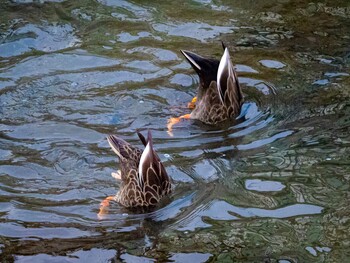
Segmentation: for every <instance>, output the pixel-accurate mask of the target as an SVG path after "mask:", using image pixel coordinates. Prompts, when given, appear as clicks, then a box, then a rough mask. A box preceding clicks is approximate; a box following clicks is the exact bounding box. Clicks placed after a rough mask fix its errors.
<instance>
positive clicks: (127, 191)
mask: <svg viewBox="0 0 350 263" xmlns="http://www.w3.org/2000/svg"><path fill="white" fill-rule="evenodd" d="M138 135H139V137H140V140H141V141H142V143H143V144H144V146H145V150H143V151H142V150H140V149H139V148H137V147H135V146H132V145H131V144H129V143H128V142H126V141H124V140H123V139H121V138H119V137H117V136H114V135H109V136H108V137H107V139H108V142H109V144H110V146H111V147H112V149H113V151H114V152H115V153H116V154H117V155H118V157H119V159H120V173H121V186H120V190H119V192H118V193H117V194H116V196H115V198H114V199H115V200H116V201H117V202H119V203H120V204H121V205H123V206H125V207H150V206H154V205H156V204H157V203H158V202H159V201H160V199H161V198H162V197H164V196H165V195H167V194H169V193H170V192H171V182H170V178H169V176H168V174H167V172H166V170H165V168H164V166H163V164H162V163H161V161H160V159H159V157H158V155H157V153H156V152H155V151H154V149H153V143H152V137H151V133H150V131H149V132H148V137H147V140H146V139H145V138H144V137H143V135H142V134H140V133H138ZM143 155H144V157H143V158H142V156H143ZM141 160H142V161H141ZM140 166H141V167H140ZM140 172H141V173H140Z"/></svg>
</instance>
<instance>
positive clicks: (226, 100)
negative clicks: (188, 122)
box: [167, 46, 243, 135]
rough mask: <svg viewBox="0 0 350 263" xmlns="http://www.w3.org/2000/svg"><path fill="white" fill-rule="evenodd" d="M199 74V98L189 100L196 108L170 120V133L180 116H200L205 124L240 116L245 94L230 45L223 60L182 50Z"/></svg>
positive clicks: (199, 118)
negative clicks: (239, 80)
mask: <svg viewBox="0 0 350 263" xmlns="http://www.w3.org/2000/svg"><path fill="white" fill-rule="evenodd" d="M181 52H182V54H183V55H184V56H185V58H186V59H187V60H188V62H189V63H190V64H191V66H192V68H193V69H194V70H195V71H196V72H197V74H198V76H199V87H198V93H197V97H194V98H193V100H192V102H191V103H189V107H190V108H194V109H193V111H192V112H191V114H186V115H183V116H181V117H178V118H171V119H169V120H168V126H167V127H168V133H169V134H170V135H172V127H173V125H174V124H176V123H178V122H179V121H180V120H181V119H197V120H200V121H202V122H204V123H206V124H211V125H214V124H217V123H219V122H222V121H225V120H228V119H233V118H235V117H237V116H238V115H239V113H240V111H241V107H242V104H243V94H242V90H241V87H240V85H239V82H238V78H237V75H236V72H235V70H234V67H233V64H232V62H231V59H230V54H229V51H228V48H227V47H225V46H224V54H223V56H222V57H221V60H220V61H219V60H216V59H209V58H204V57H202V56H199V55H197V54H195V53H192V52H189V51H184V50H181Z"/></svg>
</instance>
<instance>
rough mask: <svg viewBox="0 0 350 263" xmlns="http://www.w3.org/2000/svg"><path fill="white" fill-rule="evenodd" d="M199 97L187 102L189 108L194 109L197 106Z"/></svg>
mask: <svg viewBox="0 0 350 263" xmlns="http://www.w3.org/2000/svg"><path fill="white" fill-rule="evenodd" d="M196 102H197V97H194V98H193V99H192V100H191V102H189V103H188V104H187V107H188V108H189V109H194V108H195V107H196Z"/></svg>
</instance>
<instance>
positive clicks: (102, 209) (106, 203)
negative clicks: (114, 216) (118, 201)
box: [97, 196, 114, 218]
mask: <svg viewBox="0 0 350 263" xmlns="http://www.w3.org/2000/svg"><path fill="white" fill-rule="evenodd" d="M111 200H114V196H108V197H106V198H105V199H104V200H103V201H102V202H101V204H100V211H99V212H98V214H97V216H98V217H99V218H102V217H103V215H105V214H107V211H106V210H107V209H106V208H107V207H108V206H109V202H110V201H111Z"/></svg>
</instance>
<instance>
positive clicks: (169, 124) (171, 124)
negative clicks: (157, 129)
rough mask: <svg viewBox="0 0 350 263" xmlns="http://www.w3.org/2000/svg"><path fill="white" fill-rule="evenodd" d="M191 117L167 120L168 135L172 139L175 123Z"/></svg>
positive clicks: (188, 115) (184, 116) (185, 116)
mask: <svg viewBox="0 0 350 263" xmlns="http://www.w3.org/2000/svg"><path fill="white" fill-rule="evenodd" d="M190 117H191V114H185V115H182V116H180V117H173V118H170V119H169V120H168V125H167V128H168V134H169V135H170V136H171V137H173V136H174V134H173V132H172V131H173V126H174V125H175V124H176V123H179V122H180V121H181V120H182V119H190Z"/></svg>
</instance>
